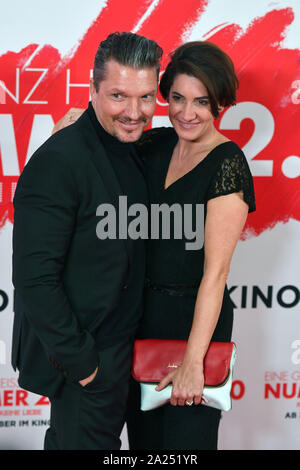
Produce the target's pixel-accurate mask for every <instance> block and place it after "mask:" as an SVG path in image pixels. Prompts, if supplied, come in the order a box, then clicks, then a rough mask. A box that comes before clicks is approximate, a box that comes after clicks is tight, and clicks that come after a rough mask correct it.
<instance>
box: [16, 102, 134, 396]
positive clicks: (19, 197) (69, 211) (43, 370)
mask: <svg viewBox="0 0 300 470" xmlns="http://www.w3.org/2000/svg"><path fill="white" fill-rule="evenodd" d="M121 194H122V192H121V188H120V186H119V183H118V180H117V178H116V176H115V173H114V171H113V169H112V166H111V163H110V161H109V159H108V156H107V155H106V153H105V150H104V148H103V147H102V145H101V144H100V141H99V138H98V136H97V135H96V132H95V129H94V127H93V125H92V122H91V120H90V117H89V115H88V113H87V111H85V112H84V114H83V115H82V116H81V118H80V119H79V120H78V121H77V122H76V123H75V124H73V125H71V126H69V127H67V128H65V129H63V130H61V131H59V132H57V133H56V134H54V135H53V136H52V137H50V138H49V139H48V140H47V141H46V142H45V143H44V144H43V145H42V146H41V147H40V148H39V149H38V150H37V151H36V152H35V154H34V155H33V156H32V157H31V159H30V160H29V162H28V164H27V165H26V166H25V168H24V170H23V172H22V174H21V176H20V178H19V181H18V185H17V189H16V192H15V196H14V209H15V215H14V230H13V284H14V287H15V307H14V311H15V320H14V331H13V346H12V365H13V367H14V369H16V368H18V369H19V384H20V386H21V387H23V388H25V389H27V390H30V391H32V392H35V393H38V394H41V395H47V396H51V395H53V394H54V393H55V392H56V391H57V389H58V388H59V386H60V385H61V383H63V381H64V380H71V381H78V380H80V379H83V378H85V377H88V376H89V375H90V374H91V373H92V372H93V371H94V370H95V368H96V366H97V365H98V353H97V349H96V345H95V340H94V337H93V335H92V334H91V332H92V331H94V330H95V329H96V328H100V331H101V323H102V322H103V321H104V320H105V321H106V322H107V317H108V316H109V314H110V312H111V311H112V310H113V308H114V307H115V306H116V303H117V302H118V297H119V294H120V292H121V289H122V288H123V286H124V285H126V278H127V275H128V270H129V269H130V256H131V254H130V248H129V243H128V242H127V240H109V239H106V240H99V239H98V238H97V236H96V225H97V222H98V221H99V218H97V216H96V209H97V207H98V205H99V204H101V203H111V204H113V205H114V206H115V208H116V211H117V209H118V197H119V196H120V195H121ZM117 219H118V217H117ZM117 230H118V229H117ZM108 339H109V338H108Z"/></svg>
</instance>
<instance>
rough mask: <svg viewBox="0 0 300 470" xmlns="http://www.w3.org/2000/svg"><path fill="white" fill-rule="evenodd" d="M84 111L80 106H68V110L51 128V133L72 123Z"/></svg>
mask: <svg viewBox="0 0 300 470" xmlns="http://www.w3.org/2000/svg"><path fill="white" fill-rule="evenodd" d="M84 111H85V110H84V109H82V108H70V109H69V111H68V112H67V113H66V114H65V115H64V116H63V117H62V118H61V119H60V120H59V121H58V122H57V123H56V124H55V126H54V127H53V129H52V134H55V132H57V131H60V130H61V129H63V128H64V127H67V126H70V125H71V124H74V122H75V121H77V119H78V118H80V116H81V115H82V114H83V113H84Z"/></svg>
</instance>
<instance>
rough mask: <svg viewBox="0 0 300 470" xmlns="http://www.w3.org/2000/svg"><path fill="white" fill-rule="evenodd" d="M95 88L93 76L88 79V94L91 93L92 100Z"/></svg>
mask: <svg viewBox="0 0 300 470" xmlns="http://www.w3.org/2000/svg"><path fill="white" fill-rule="evenodd" d="M96 93H97V92H96V88H95V85H94V80H93V78H91V79H90V95H91V100H92V101H93V98H95V95H96Z"/></svg>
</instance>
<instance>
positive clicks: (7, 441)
mask: <svg viewBox="0 0 300 470" xmlns="http://www.w3.org/2000/svg"><path fill="white" fill-rule="evenodd" d="M1 3H2V5H1V15H0V82H1V81H2V83H3V84H4V86H2V87H1V86H0V150H1V165H0V167H1V168H0V209H1V210H2V212H1V214H0V222H1V225H0V267H1V271H0V449H40V448H42V445H43V436H44V433H45V430H46V428H47V426H48V420H49V403H48V400H47V399H45V398H43V397H39V396H37V395H33V394H31V393H27V392H26V391H23V390H21V389H20V388H19V386H18V384H17V375H16V374H15V373H14V371H13V369H12V368H11V366H10V354H11V332H12V322H13V312H12V293H13V290H12V284H11V235H12V217H11V212H10V211H11V198H12V195H13V190H14V184H15V181H16V178H17V177H18V176H19V171H18V169H19V170H21V169H22V167H23V166H24V162H25V159H27V158H28V156H29V154H31V153H32V151H33V150H34V148H36V147H37V146H39V145H40V144H41V143H42V142H43V140H45V138H46V137H47V136H48V135H50V133H51V128H52V124H53V122H54V121H56V120H57V119H58V118H59V117H60V116H61V115H62V114H63V113H64V111H65V110H66V109H68V108H69V107H70V106H71V105H74V104H75V105H80V106H85V105H86V104H87V102H88V95H87V90H86V88H81V89H80V90H79V87H77V88H78V89H77V91H76V92H79V91H80V92H81V93H83V95H82V98H80V99H78V98H76V100H77V101H75V102H74V101H73V102H72V99H71V100H70V101H69V103H67V102H66V101H67V100H65V102H64V103H63V104H64V107H60V102H59V101H57V109H59V112H57V113H56V114H55V111H53V112H51V111H49V109H48V108H47V109H45V110H43V108H41V107H42V104H41V102H42V101H43V100H45V96H46V95H45V93H44V92H43V94H40V95H39V92H38V86H37V87H36V88H35V90H33V86H34V83H36V81H37V79H38V77H39V76H41V75H42V67H41V65H39V64H38V65H32V64H30V60H31V59H32V57H33V55H34V54H37V50H38V52H40V51H43V48H44V47H46V48H47V47H49V45H51V46H52V48H53V49H51V51H50V52H51V53H52V52H53V50H55V51H56V52H55V53H56V54H57V55H58V56H60V57H61V58H66V57H72V56H74V54H75V52H76V50H77V49H78V48H79V46H80V44H82V38H84V37H85V33H86V31H88V29H89V28H90V26H91V25H92V24H93V22H94V21H95V19H96V18H97V17H98V18H99V15H100V19H101V15H103V16H102V18H104V15H105V8H106V7H107V6H110V4H113V3H114V4H116V1H114V0H108V1H104V0H102V1H99V0H90V1H89V2H88V5H87V4H83V2H82V1H79V0H72V1H66V0H65V1H64V2H60V1H58V0H52V2H49V3H47V4H44V3H43V2H39V1H37V0H26V1H24V2H23V1H22V2H21V1H18V0H10V1H9V2H1ZM119 3H120V2H119ZM121 3H123V2H121ZM127 3H128V6H130V4H131V3H134V4H136V5H138V4H140V7H141V11H140V12H139V10H138V9H137V10H136V11H137V14H136V17H135V18H134V19H133V20H132V22H131V30H133V31H135V32H140V33H141V34H146V32H147V27H148V28H149V30H150V31H151V34H152V37H153V38H154V39H156V40H157V41H158V42H159V43H160V44H162V45H163V47H164V48H165V45H164V40H165V39H164V38H165V36H163V34H162V32H161V31H159V30H158V29H156V28H157V25H158V24H164V23H165V25H169V21H168V18H167V17H162V18H160V21H158V20H157V18H156V17H155V15H156V14H157V13H159V12H160V8H162V7H163V6H164V5H163V4H166V5H167V4H168V3H169V5H171V3H172V2H171V3H170V2H168V0H154V1H149V0H148V1H145V0H140V1H138V0H134V2H130V1H128V2H127ZM173 4H174V2H173ZM178 5H179V3H178ZM193 6H194V9H195V12H196V13H197V14H195V16H194V19H193V21H192V22H191V21H190V20H189V19H188V18H187V21H186V23H185V24H184V27H183V28H182V30H181V32H180V37H179V38H177V39H178V40H177V43H178V42H179V43H180V42H183V41H187V40H196V39H208V38H209V39H211V40H213V39H216V43H220V42H221V43H222V41H223V42H224V45H225V40H226V38H230V34H231V32H232V28H233V26H232V25H238V30H236V31H235V42H234V44H233V42H232V51H233V52H234V51H236V50H237V47H238V41H242V40H243V38H245V37H246V36H247V34H248V32H249V31H250V29H249V28H251V26H252V25H253V24H255V25H256V27H257V28H258V26H259V21H260V20H261V21H266V23H265V24H268V25H269V26H268V28H269V29H268V28H267V27H265V31H266V35H265V36H259V33H258V32H257V35H256V37H257V43H256V42H255V41H254V42H252V43H251V45H250V46H247V45H246V44H249V43H246V42H245V43H244V45H243V44H242V43H241V51H242V53H241V54H240V55H239V54H238V53H237V52H236V54H237V57H239V58H240V57H241V56H243V54H244V56H245V57H246V58H247V60H246V59H245V60H244V61H240V62H239V68H238V72H239V78H240V82H241V92H240V96H238V101H239V102H240V103H249V102H251V103H257V104H258V105H262V107H263V108H264V110H265V109H267V111H269V113H270V114H271V115H272V117H273V121H274V123H273V124H274V128H272V134H271V135H269V133H270V125H271V124H272V122H271V124H270V125H268V122H269V121H268V119H269V116H268V113H267V112H265V111H264V110H263V113H261V112H262V108H259V110H258V107H256V108H255V111H254V114H252V115H251V112H250V111H251V108H250V106H249V104H247V105H246V108H245V109H246V113H248V114H245V110H244V108H242V106H236V108H233V109H236V110H237V113H240V114H238V117H237V118H236V117H233V116H232V115H229V114H228V115H227V117H229V118H230V119H227V121H229V124H228V123H227V124H226V122H227V121H226V116H225V115H224V116H223V117H222V118H221V120H220V121H219V123H218V125H219V126H220V128H221V127H223V129H224V133H226V130H227V132H228V135H230V136H231V137H232V138H233V139H234V138H235V139H236V141H237V142H238V143H239V144H240V145H241V146H244V150H245V153H246V156H247V157H248V159H249V163H250V164H251V165H252V164H254V165H253V166H252V170H254V181H255V189H256V202H257V212H256V213H254V214H251V215H250V216H249V222H248V225H247V227H246V230H245V233H244V236H243V239H242V240H241V241H240V242H239V243H238V246H237V249H236V252H235V254H234V258H233V261H232V266H231V273H230V276H229V281H228V285H229V288H230V289H231V298H232V300H233V302H234V303H235V305H236V309H235V323H234V332H233V340H234V341H235V342H236V343H237V348H238V359H237V363H236V370H235V384H234V389H233V409H232V410H231V411H230V412H228V413H224V414H223V418H222V421H221V428H220V442H219V448H220V449H245V450H246V449H250V450H254V449H300V442H299V437H298V436H299V430H300V368H299V364H300V328H299V313H300V312H299V305H300V287H299V267H300V263H299V248H298V247H299V236H300V222H299V201H300V190H299V186H300V185H299V175H300V163H299V162H300V158H299V156H297V152H298V153H299V129H298V134H297V122H299V111H298V109H299V108H298V104H299V102H300V95H299V88H300V85H299V84H300V70H299V63H300V62H299V49H300V38H299V34H298V32H299V30H300V2H299V1H298V0H278V1H277V2H274V1H273V2H271V1H267V0H252V1H248V0H247V1H244V2H240V1H239V0H226V1H223V0H210V1H209V0H207V1H202V0H199V1H198V6H199V11H198V7H197V2H193ZM142 7H144V9H142ZM102 9H103V10H102ZM173 10H174V7H173ZM175 10H176V9H175ZM128 14H130V13H128ZM176 14H177V15H178V17H177V16H176ZM268 14H274V16H272V17H270V16H268ZM172 15H173V16H172V21H173V22H174V21H175V22H176V20H177V19H178V22H179V21H181V17H180V11H179V8H178V11H177V13H176V11H175V13H174V11H173V13H172ZM174 15H175V16H174ZM278 18H279V19H280V18H283V23H282V24H283V26H282V30H280V21H279V20H278ZM258 20H259V21H258ZM284 20H285V22H284ZM107 21H108V20H107ZM118 21H119V19H115V20H114V22H113V23H110V25H111V26H110V28H111V29H110V30H111V31H114V30H118V29H119V28H120V26H119V23H118ZM151 21H152V23H151ZM256 21H258V23H255V22H256ZM268 21H269V23H267V22H268ZM148 25H150V26H148ZM96 27H97V24H96ZM143 28H145V30H143ZM151 28H152V29H151ZM167 28H168V26H165V32H164V33H165V35H166V34H167V33H168V29H167ZM145 31H146V32H145ZM215 34H216V36H214V35H215ZM218 34H221V36H218ZM222 34H223V36H222ZM249 34H250V33H249ZM254 37H255V36H254ZM99 38H100V36H99ZM212 38H213V39H212ZM220 38H221V39H220ZM101 39H102V37H101ZM99 40H100V39H99ZM228 41H229V39H228ZM98 42H99V41H98ZM98 42H97V41H96V44H95V47H96V46H97V45H98ZM266 44H269V46H270V47H272V50H271V52H273V51H274V49H276V53H277V56H276V57H278V58H280V61H279V62H278V64H277V65H276V67H275V68H274V64H272V63H271V53H269V51H268V50H266V51H265V57H264V60H265V62H266V70H267V71H268V73H269V74H271V72H272V71H273V72H274V73H273V74H271V75H270V76H269V79H268V80H266V82H265V85H264V86H262V76H263V75H264V71H262V70H261V65H260V63H258V64H257V65H256V63H255V61H256V59H257V55H259V50H260V51H261V50H263V49H264V48H265V47H266ZM30 45H35V46H34V47H33V48H32V49H29V52H26V54H25V53H24V52H22V51H23V49H24V48H25V47H27V46H30ZM174 45H177V44H175V42H174ZM235 45H236V49H234V46H235ZM37 46H38V49H37ZM247 47H250V48H252V49H251V55H250V57H247V53H248V52H249V51H248V50H247V49H246V48H247ZM94 49H95V48H94ZM282 51H283V52H284V53H285V54H287V55H286V56H285V57H286V58H285V59H283V58H282V56H281V55H280V54H281V53H282ZM46 52H47V50H46ZM167 52H168V51H167ZM229 52H230V51H229ZM24 54H25V55H24ZM93 54H94V50H93V51H92V53H91V57H92V56H93ZM293 54H296V55H293ZM297 54H298V55H297ZM44 57H45V56H44ZM49 57H50V53H49ZM51 57H52V55H51ZM293 57H298V61H297V60H294V59H293ZM233 58H234V57H233ZM51 60H52V59H51ZM239 60H240V59H239ZM268 60H270V67H269V68H268ZM293 60H294V62H293ZM285 63H286V67H287V69H286V70H285V67H284V65H285ZM49 64H50V62H49ZM49 64H47V65H45V64H44V67H46V66H47V67H49V68H50V67H51V66H53V64H52V62H51V64H52V65H51V64H50V65H49ZM291 64H292V65H291ZM293 64H294V65H293ZM28 65H30V66H31V71H32V68H33V67H36V68H39V70H38V71H39V74H38V75H36V76H35V81H33V82H31V83H30V84H29V82H28V81H27V82H25V85H26V86H27V88H26V86H25V88H26V89H25V90H23V89H22V86H23V85H22V83H23V82H22V77H24V76H25V74H24V73H23V75H22V71H23V72H24V70H25V71H27V72H28V73H30V70H29V67H28ZM22 67H23V68H22ZM53 67H54V66H53ZM255 67H257V68H256V69H255ZM272 67H273V68H272ZM291 67H294V69H292V72H293V73H290V72H291V70H290V69H291ZM10 68H11V74H10V75H9V69H10ZM17 68H19V69H20V70H21V75H20V77H21V79H20V80H19V81H18V75H17V74H16V69H17ZM253 71H254V72H255V73H256V75H255V74H253V76H252V75H251V74H252V73H253ZM288 72H289V73H290V75H289V76H288V78H287V79H286V84H285V85H284V84H281V80H284V79H285V75H287V74H288ZM247 73H248V75H247ZM88 74H89V71H88V70H87V75H88ZM27 76H28V75H27ZM249 77H250V78H249ZM291 77H292V78H291ZM250 79H251V80H250ZM72 80H73V83H75V82H76V83H83V81H84V80H83V79H82V78H79V79H77V78H76V77H74V78H73V79H72ZM72 80H71V81H72ZM85 82H88V80H85ZM243 84H246V85H247V86H245V85H244V88H243ZM18 86H19V90H18ZM39 86H41V87H42V80H41V81H40V85H39ZM279 87H281V95H280V96H279V95H278V94H276V91H277V88H279ZM41 90H42V88H41ZM282 90H283V91H282ZM30 91H32V93H31V95H30V96H29V94H30ZM69 91H70V92H72V93H73V89H72V90H71V88H69ZM9 92H10V93H9ZM18 93H19V94H18ZM22 93H23V95H22ZM74 93H75V87H74ZM22 96H23V98H22ZM265 96H266V98H265ZM273 96H274V98H272V97H273ZM24 97H26V98H27V102H26V98H25V99H24ZM268 97H270V101H268V99H267V98H268ZM239 98H240V99H239ZM64 99H65V94H64ZM264 99H265V101H264ZM272 99H273V102H272ZM57 100H59V98H57ZM24 101H25V103H24ZM26 106H27V107H26ZM272 106H273V107H272ZM166 112H167V111H166V107H165V106H159V105H158V109H157V113H156V116H155V118H154V120H153V126H156V125H160V124H161V123H165V122H167V118H166V117H165V115H166ZM22 113H23V114H22ZM264 113H265V114H264ZM285 113H286V114H285ZM281 115H282V116H283V118H282V119H284V121H285V124H286V125H285V126H284V125H283V124H281V121H280V116H281ZM10 116H11V117H12V119H13V121H12V122H14V127H13V128H11V127H9V122H10V121H9V119H10ZM22 116H23V117H24V119H25V121H26V119H28V117H29V116H30V117H31V122H32V123H33V126H32V129H31V131H30V133H29V140H27V143H26V145H25V143H24V141H23V140H22V139H23V137H24V134H25V133H26V127H25V128H24V129H25V130H24V133H23V134H22V133H19V134H18V132H20V129H19V127H18V126H19V125H20V123H22V122H23V121H22ZM34 116H37V118H36V121H34V120H33V117H34ZM41 116H43V117H41ZM14 119H15V120H14ZM243 120H245V121H247V122H248V124H247V122H245V123H244V122H243V123H242V121H243ZM250 120H252V128H251V129H252V130H251V133H253V134H251V133H250V135H252V137H253V135H254V133H255V139H254V138H253V139H252V138H251V146H249V145H248V147H245V145H246V144H247V142H248V143H249V142H250V137H249V134H247V132H248V129H246V127H245V126H247V125H250V124H251V123H250V124H249V121H250ZM25 121H24V122H25ZM253 123H254V127H253ZM25 124H26V123H25ZM25 124H24V126H25ZM1 126H2V130H1ZM234 126H235V127H234ZM243 126H244V127H245V128H244V127H243ZM11 130H12V131H15V134H14V136H15V142H16V144H15V145H13V144H12V141H11V138H10V132H11ZM231 131H232V134H230V132H231ZM278 134H279V137H278ZM30 139H31V140H30ZM275 139H277V142H278V143H279V144H280V145H279V144H278V145H277V144H276V145H275V147H274V145H273V147H272V143H273V142H274V140H275ZM263 141H265V144H263V143H262V142H263ZM291 142H292V144H293V145H292V144H291ZM275 143H276V142H275ZM297 144H298V145H297ZM24 145H25V147H26V148H23V147H24ZM22 146H23V147H22ZM28 148H29V149H30V151H29V150H28ZM262 150H264V152H265V153H262V154H260V155H261V160H263V161H264V162H265V163H264V164H263V165H264V166H263V167H258V166H255V160H253V159H254V157H255V156H257V155H258V154H259V152H260V151H262ZM16 156H17V157H18V164H17V165H16ZM287 156H288V157H289V158H287ZM266 161H269V162H270V161H273V164H274V165H273V169H272V171H271V172H270V173H269V174H268V171H269V170H268V168H270V167H268V165H269V164H268V162H267V163H266ZM1 172H2V173H1ZM279 174H280V175H279ZM1 175H2V179H1ZM278 175H279V176H278ZM5 178H6V179H5ZM9 178H11V180H9ZM267 178H268V179H267ZM8 183H9V184H10V186H9V188H10V189H9V191H10V194H9V195H8V192H7V191H8V190H7V187H8V186H7V184H8ZM276 198H277V199H276ZM275 200H276V201H275ZM272 201H275V202H274V205H273V206H272V210H271V209H270V207H271V203H272ZM123 448H124V449H127V439H126V433H125V430H124V433H123Z"/></svg>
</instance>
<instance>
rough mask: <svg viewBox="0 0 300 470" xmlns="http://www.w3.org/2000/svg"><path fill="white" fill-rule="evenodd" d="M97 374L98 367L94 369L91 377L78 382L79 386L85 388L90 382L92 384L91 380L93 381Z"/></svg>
mask: <svg viewBox="0 0 300 470" xmlns="http://www.w3.org/2000/svg"><path fill="white" fill-rule="evenodd" d="M97 372H98V367H96V370H95V371H94V372H93V373H92V375H90V376H89V377H87V378H86V379H83V380H79V383H80V385H82V386H83V387H85V386H86V385H87V384H89V383H90V382H92V380H94V378H95V377H96V374H97Z"/></svg>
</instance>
